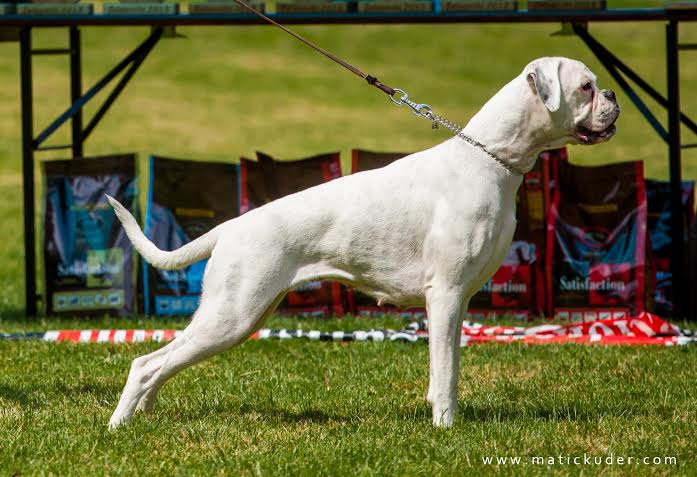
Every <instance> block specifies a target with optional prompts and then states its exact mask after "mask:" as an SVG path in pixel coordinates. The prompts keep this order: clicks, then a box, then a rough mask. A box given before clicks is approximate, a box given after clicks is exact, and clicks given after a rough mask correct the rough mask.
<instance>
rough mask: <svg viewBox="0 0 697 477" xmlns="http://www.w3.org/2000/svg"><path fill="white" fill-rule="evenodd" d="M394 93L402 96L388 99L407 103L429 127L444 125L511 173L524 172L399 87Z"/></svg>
mask: <svg viewBox="0 0 697 477" xmlns="http://www.w3.org/2000/svg"><path fill="white" fill-rule="evenodd" d="M395 93H401V94H402V96H401V97H400V98H399V99H395V98H394V96H390V97H389V98H390V101H392V102H393V103H394V104H396V105H397V106H399V107H402V106H403V105H405V104H406V105H407V106H409V107H410V108H411V109H412V112H413V113H414V114H415V115H416V116H419V117H423V118H426V119H428V120H429V121H431V129H438V124H440V125H442V126H444V127H445V128H446V129H449V130H451V131H452V132H454V133H455V135H456V136H457V137H459V138H460V139H462V140H464V141H466V142H468V143H470V144H471V145H473V146H474V147H477V148H479V149H481V150H482V151H484V152H485V153H487V155H488V156H489V157H491V158H492V159H493V160H495V161H496V162H498V163H499V164H500V165H501V166H503V167H504V168H506V169H507V170H508V171H510V172H512V173H513V174H519V175H521V176H522V175H524V174H525V173H524V172H521V171H519V170H518V169H516V168H515V167H513V166H512V165H510V164H509V163H507V162H506V161H504V160H503V159H501V158H500V157H499V156H497V155H496V154H494V153H493V152H491V151H489V150H488V149H487V148H486V146H484V144H482V143H481V142H479V141H477V140H476V139H472V138H471V137H469V136H467V135H466V134H465V133H464V132H463V128H461V127H460V126H458V125H457V124H456V123H454V122H452V121H449V120H447V119H445V118H444V117H442V116H438V115H437V114H435V113H434V112H433V110H432V109H431V107H430V106H429V105H428V104H423V103H415V102H414V101H412V100H410V99H409V95H408V94H407V93H406V92H405V91H404V90H401V89H398V88H395Z"/></svg>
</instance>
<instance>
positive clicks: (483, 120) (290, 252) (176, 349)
mask: <svg viewBox="0 0 697 477" xmlns="http://www.w3.org/2000/svg"><path fill="white" fill-rule="evenodd" d="M619 112H620V108H619V106H618V105H617V101H616V100H615V94H614V93H613V92H612V91H609V90H600V89H599V88H598V86H597V85H596V76H595V75H594V74H593V73H592V72H591V71H590V70H589V69H588V68H587V67H586V66H585V65H583V64H582V63H580V62H578V61H575V60H570V59H566V58H540V59H537V60H535V61H533V62H532V63H530V64H528V65H527V66H526V67H525V69H524V70H523V72H522V73H521V74H520V75H519V76H517V77H516V78H514V79H513V81H511V82H510V83H508V84H507V85H506V86H504V87H503V88H502V89H501V90H500V91H499V92H498V93H497V94H496V95H495V96H494V97H493V98H491V99H490V100H489V101H488V102H487V103H486V104H485V105H484V107H483V108H482V109H481V110H480V111H479V112H478V113H477V114H476V115H475V116H474V117H473V118H472V120H471V121H470V122H469V124H467V126H466V127H465V129H464V134H466V135H467V136H469V137H470V138H473V139H474V140H476V141H478V142H479V143H481V145H476V144H475V145H473V144H472V143H470V142H467V141H465V140H463V139H462V138H460V137H457V136H455V137H453V138H450V139H448V140H447V141H445V142H443V143H441V144H439V145H437V146H435V147H433V148H431V149H428V150H426V151H422V152H418V153H416V154H412V155H410V156H407V157H405V158H403V159H400V160H398V161H396V162H394V163H392V164H390V165H389V166H387V167H384V168H382V169H377V170H371V171H366V172H361V173H358V174H353V175H350V176H345V177H342V178H340V179H336V180H334V181H331V182H328V183H325V184H322V185H319V186H317V187H313V188H310V189H307V190H304V191H302V192H299V193H297V194H293V195H289V196H286V197H283V198H282V199H279V200H276V201H274V202H272V203H270V204H267V205H265V206H263V207H259V208H257V209H254V210H252V211H250V212H248V213H246V214H244V215H242V216H240V217H237V218H235V219H232V220H230V221H228V222H225V223H223V224H221V225H219V226H217V227H215V228H214V229H213V230H211V231H210V232H208V233H206V234H205V235H203V236H201V237H199V238H197V239H196V240H194V241H192V242H191V243H189V244H187V245H185V246H183V247H181V248H180V249H178V250H175V251H172V252H166V251H162V250H159V249H158V248H157V247H156V246H155V245H153V243H152V242H150V241H149V240H148V239H147V238H146V237H145V235H144V234H143V233H142V231H141V230H140V228H139V226H138V224H137V223H136V221H135V219H134V218H133V216H132V215H131V214H130V213H129V212H128V211H127V210H126V209H125V208H124V207H123V206H122V205H121V204H120V203H118V202H117V201H116V200H115V199H113V198H111V197H109V201H110V202H111V205H112V206H113V207H114V210H115V211H116V215H117V216H118V218H119V220H121V222H122V223H123V226H124V227H125V230H126V233H127V234H128V238H129V239H130V240H131V242H132V243H133V246H134V247H135V248H136V250H138V252H139V253H140V254H141V255H142V256H143V258H144V259H145V260H146V261H147V262H148V263H150V264H151V265H153V266H154V267H156V268H159V269H164V270H174V269H180V268H184V267H186V266H187V265H190V264H192V263H194V262H197V261H199V260H203V259H205V258H210V260H209V261H208V264H207V266H206V271H205V274H204V277H203V292H202V293H201V301H200V304H199V307H198V310H196V313H195V314H194V316H193V319H192V321H191V323H190V324H189V326H188V327H187V328H186V329H185V330H184V331H183V332H182V334H181V335H180V336H178V337H177V338H176V339H174V340H173V341H172V342H170V343H169V344H167V345H166V346H164V347H162V348H161V349H159V350H158V351H155V352H153V353H151V354H148V355H145V356H141V357H139V358H136V359H135V360H134V361H133V363H132V366H131V370H130V373H129V375H128V380H127V382H126V386H125V388H124V390H123V393H122V395H121V398H120V400H119V403H118V406H117V408H116V410H115V411H114V414H113V415H112V417H111V420H110V421H109V427H110V428H115V427H117V426H119V425H121V424H124V423H126V422H128V421H129V420H130V419H131V417H132V416H133V413H134V412H135V411H136V410H142V411H149V410H151V409H152V407H153V403H154V401H155V396H156V395H157V392H158V391H159V389H160V388H161V387H162V385H163V384H164V383H165V382H166V381H167V380H168V379H170V378H171V377H172V376H174V375H175V374H176V373H178V372H179V371H181V370H183V369H185V368H187V367H189V366H191V365H193V364H195V363H198V362H199V361H201V360H203V359H206V358H208V357H210V356H212V355H214V354H216V353H220V352H222V351H225V350H227V349H229V348H231V347H232V346H234V345H237V344H240V343H242V342H243V341H245V339H246V338H248V337H249V336H250V335H251V334H253V333H254V332H255V331H256V330H258V329H259V328H260V327H261V326H262V324H263V323H264V321H265V320H266V318H267V317H268V316H269V315H271V314H272V313H273V311H274V310H275V309H276V307H277V306H278V304H279V302H280V301H281V299H282V298H283V296H284V295H285V294H286V293H287V292H288V290H290V289H291V288H293V287H296V286H298V285H301V284H303V283H305V282H308V281H313V280H338V281H340V282H342V283H345V284H348V285H350V286H352V287H355V288H358V289H360V290H362V291H365V292H367V293H369V294H371V295H372V296H374V297H375V298H376V299H377V300H378V302H379V303H392V304H395V305H398V306H401V307H414V306H424V305H425V306H426V310H427V314H428V318H429V348H430V349H429V353H430V382H429V388H428V395H427V400H428V402H429V403H430V404H431V406H432V410H433V424H434V425H436V426H443V427H447V426H451V425H452V424H453V420H454V419H455V414H456V410H457V381H458V368H459V356H460V355H459V352H460V329H461V325H462V320H463V317H464V315H465V312H466V310H467V306H468V302H469V300H470V298H471V297H472V295H474V294H475V293H476V292H477V291H478V290H479V289H480V288H481V287H482V286H483V285H484V284H485V283H486V281H487V280H488V279H489V278H490V277H491V276H492V274H493V273H494V272H495V271H496V269H497V268H498V267H499V265H500V264H501V262H502V260H503V258H504V257H505V255H506V252H507V251H508V248H509V246H510V244H511V239H512V237H513V231H514V229H515V226H516V219H515V198H516V192H517V190H518V187H519V186H520V184H521V181H522V180H523V174H524V173H525V172H527V171H529V170H530V169H531V168H532V167H533V165H534V164H535V160H536V159H537V156H538V154H539V153H540V152H541V151H543V150H545V149H552V148H558V147H561V146H564V145H566V144H598V143H601V142H604V141H607V140H608V139H610V138H611V137H612V136H613V135H614V134H615V125H614V124H615V121H616V120H617V117H618V115H619ZM482 146H484V147H482ZM484 148H486V151H488V153H487V152H486V151H485V150H484ZM201 187H205V184H201Z"/></svg>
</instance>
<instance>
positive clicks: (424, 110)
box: [235, 0, 525, 176]
mask: <svg viewBox="0 0 697 477" xmlns="http://www.w3.org/2000/svg"><path fill="white" fill-rule="evenodd" d="M235 2H236V3H238V4H239V5H240V6H242V7H243V8H245V9H247V10H249V11H250V12H251V13H253V14H255V15H256V16H258V17H259V18H261V19H262V20H264V21H266V22H268V23H270V24H272V25H274V26H277V27H278V28H280V29H281V30H283V31H284V32H286V33H288V34H289V35H291V36H293V37H294V38H296V39H297V40H300V41H301V42H303V43H305V44H306V45H307V46H309V47H310V48H312V49H313V50H315V51H317V52H319V53H321V54H322V55H324V56H326V57H327V58H329V59H330V60H332V61H333V62H335V63H338V64H339V65H341V66H343V67H344V68H346V69H347V70H349V71H350V72H351V73H353V74H355V75H356V76H360V77H361V78H363V79H364V80H366V82H367V83H368V84H369V85H371V86H375V87H376V88H378V89H379V90H380V91H382V92H383V93H385V94H387V96H388V97H389V98H390V101H392V102H393V103H394V104H396V105H397V106H399V107H402V106H404V105H405V104H406V105H407V106H409V107H410V108H411V110H412V112H413V113H414V114H415V115H416V116H418V117H423V118H426V119H428V120H429V121H431V129H438V124H440V125H442V126H443V127H445V128H446V129H449V130H450V131H452V132H453V133H455V135H456V136H457V137H459V138H460V139H462V140H464V141H466V142H468V143H469V144H471V145H473V146H475V147H477V148H479V149H481V150H482V151H484V152H485V153H486V154H487V155H488V156H489V157H491V158H492V159H493V160H494V161H496V162H498V163H499V164H500V165H501V166H503V167H504V168H505V169H507V170H508V171H509V172H511V173H513V174H519V175H521V176H522V175H524V174H525V173H524V172H522V171H519V170H518V169H516V168H515V167H513V166H512V165H510V164H508V163H507V162H506V161H504V160H503V159H501V158H500V157H499V156H498V155H496V154H494V153H493V152H491V151H489V150H488V149H487V148H486V147H485V146H484V145H483V144H482V143H480V142H479V141H477V140H476V139H473V138H471V137H469V136H467V135H466V134H465V133H464V132H463V128H462V127H460V126H459V125H457V124H456V123H454V122H452V121H449V120H447V119H445V118H444V117H442V116H438V115H437V114H435V113H434V112H433V109H432V108H431V107H430V106H429V105H428V104H424V103H416V102H414V101H412V100H410V99H409V95H408V94H407V93H406V92H405V91H404V90H403V89H399V88H392V87H390V86H388V85H386V84H385V83H383V82H381V81H380V80H378V79H377V77H375V76H372V75H369V74H366V73H364V72H362V71H361V70H359V69H358V68H356V67H355V66H353V65H351V64H350V63H347V62H346V61H344V60H342V59H341V58H339V57H337V56H336V55H333V54H331V53H330V52H328V51H327V50H325V49H324V48H322V47H320V46H317V45H315V44H314V43H312V42H311V41H310V40H308V39H306V38H304V37H302V36H300V35H299V34H297V33H295V32H294V31H292V30H290V29H289V28H286V27H285V26H283V25H281V24H280V23H278V22H276V21H275V20H273V19H271V18H269V17H268V16H266V15H264V14H263V13H261V12H260V11H258V10H256V9H255V8H252V7H251V6H249V5H247V3H245V2H244V1H243V0H235ZM397 93H400V94H401V97H399V98H395V94H397Z"/></svg>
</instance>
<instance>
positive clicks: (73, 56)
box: [70, 26, 83, 159]
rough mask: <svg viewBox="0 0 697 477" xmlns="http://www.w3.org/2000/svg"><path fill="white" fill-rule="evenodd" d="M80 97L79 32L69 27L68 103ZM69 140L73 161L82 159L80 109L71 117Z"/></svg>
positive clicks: (73, 27) (72, 102) (80, 61)
mask: <svg viewBox="0 0 697 477" xmlns="http://www.w3.org/2000/svg"><path fill="white" fill-rule="evenodd" d="M80 96H82V51H81V48H80V30H78V28H77V27H76V26H71V27H70V103H71V104H75V102H76V101H77V100H78V99H80ZM71 127H72V130H71V138H72V141H71V142H72V143H73V159H75V158H76V157H82V156H83V154H82V108H80V109H78V110H77V111H76V112H75V114H74V115H73V117H72V124H71Z"/></svg>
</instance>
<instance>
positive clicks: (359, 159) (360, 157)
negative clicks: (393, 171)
mask: <svg viewBox="0 0 697 477" xmlns="http://www.w3.org/2000/svg"><path fill="white" fill-rule="evenodd" d="M408 155H409V153H406V152H370V151H363V150H361V149H353V150H352V151H351V174H355V173H356V172H361V171H369V170H371V169H380V168H381V167H385V166H387V165H389V164H392V163H393V162H394V161H396V160H397V159H401V158H403V157H406V156H408Z"/></svg>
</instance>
